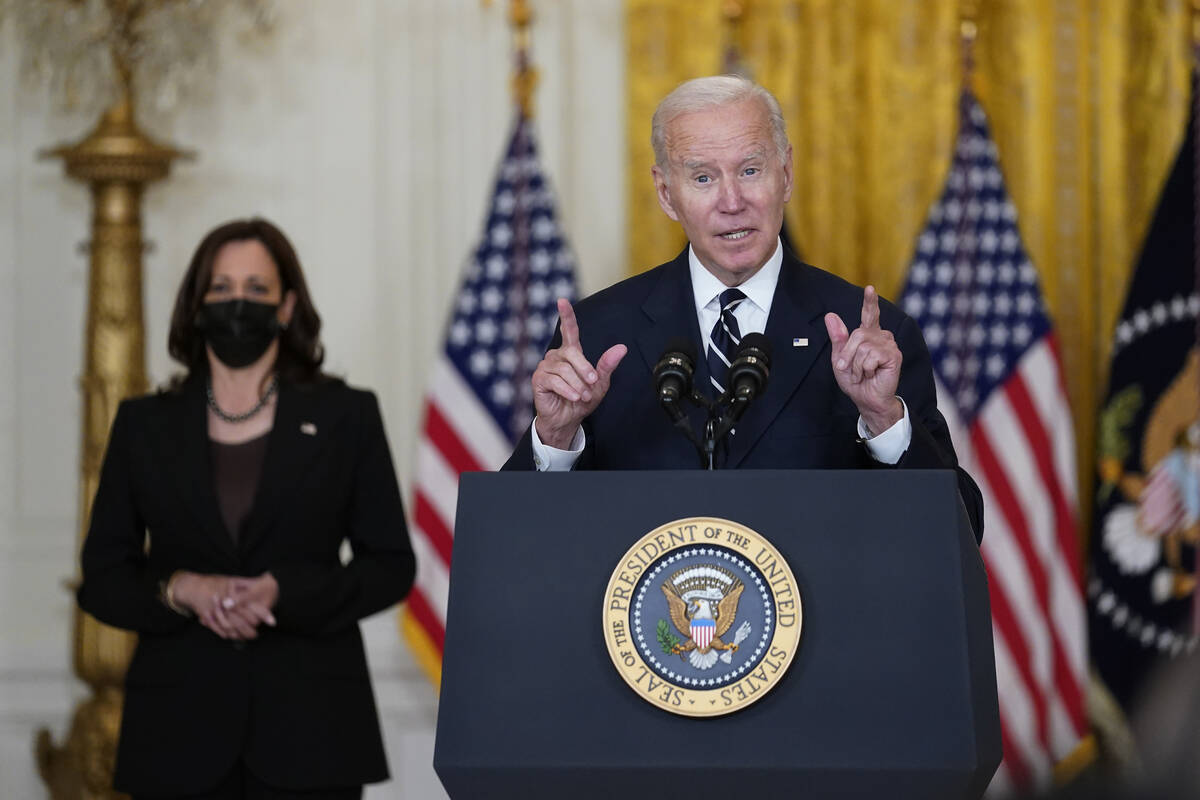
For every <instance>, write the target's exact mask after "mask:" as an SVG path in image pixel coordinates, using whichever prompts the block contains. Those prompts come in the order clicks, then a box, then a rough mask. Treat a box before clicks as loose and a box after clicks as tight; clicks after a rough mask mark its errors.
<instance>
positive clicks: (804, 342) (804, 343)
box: [792, 336, 808, 347]
mask: <svg viewBox="0 0 1200 800" xmlns="http://www.w3.org/2000/svg"><path fill="white" fill-rule="evenodd" d="M792 347H808V339H802V338H800V337H799V336H797V337H796V338H795V339H792Z"/></svg>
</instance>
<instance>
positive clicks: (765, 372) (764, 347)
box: [727, 333, 771, 419]
mask: <svg viewBox="0 0 1200 800" xmlns="http://www.w3.org/2000/svg"><path fill="white" fill-rule="evenodd" d="M770 374H771V340H770V339H768V338H767V337H766V336H764V335H763V334H761V333H747V334H746V335H745V336H743V337H742V341H741V344H739V345H738V349H737V355H735V356H734V357H733V361H732V362H731V363H730V364H729V377H728V378H727V381H728V383H729V395H730V397H731V399H732V400H733V404H734V409H733V415H734V418H735V419H736V418H738V417H740V416H741V415H742V413H743V412H744V411H745V410H746V406H748V405H749V404H750V403H751V402H752V401H753V400H754V398H755V397H757V396H758V395H759V394H761V393H762V392H763V391H764V390H765V389H766V388H767V378H768V377H770Z"/></svg>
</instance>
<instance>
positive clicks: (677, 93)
mask: <svg viewBox="0 0 1200 800" xmlns="http://www.w3.org/2000/svg"><path fill="white" fill-rule="evenodd" d="M750 99H757V100H760V101H762V103H763V105H764V106H765V107H766V109H767V116H768V117H769V118H770V122H771V138H772V139H774V140H775V149H776V150H777V151H778V152H779V160H780V161H784V160H786V159H787V151H788V138H787V127H786V125H785V124H784V121H783V109H781V108H780V107H779V101H778V100H776V99H775V95H773V94H771V93H770V92H768V91H767V90H766V89H764V88H763V87H761V86H759V85H758V84H757V83H755V82H754V81H752V80H750V79H748V78H743V77H741V76H740V75H711V76H709V77H707V78H693V79H692V80H690V81H684V82H683V83H681V84H679V85H678V86H677V87H675V89H674V90H673V91H672V92H671V93H670V94H669V95H667V96H666V97H664V98H663V99H662V102H660V103H659V104H658V108H656V109H655V110H654V117H653V119H652V120H651V122H650V145H651V146H652V147H653V148H654V163H656V164H658V166H659V167H662V168H664V169H665V168H666V166H667V126H668V125H670V124H671V122H672V121H673V120H674V119H675V118H676V117H679V116H681V115H683V114H690V113H692V112H694V111H705V110H707V109H710V108H717V107H720V106H728V105H733V104H734V103H740V102H742V101H743V100H750Z"/></svg>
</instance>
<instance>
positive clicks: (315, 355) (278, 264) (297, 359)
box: [167, 217, 325, 383]
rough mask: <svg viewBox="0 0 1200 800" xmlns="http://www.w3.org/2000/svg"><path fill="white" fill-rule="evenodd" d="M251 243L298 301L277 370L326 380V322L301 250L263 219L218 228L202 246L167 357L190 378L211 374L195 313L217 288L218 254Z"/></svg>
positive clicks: (186, 280)
mask: <svg viewBox="0 0 1200 800" xmlns="http://www.w3.org/2000/svg"><path fill="white" fill-rule="evenodd" d="M250 239H253V240H255V241H257V242H259V243H261V244H262V246H263V247H265V248H267V252H268V253H270V254H271V260H272V261H274V262H275V268H276V269H277V270H279V281H280V284H281V285H282V289H283V294H284V295H286V294H287V293H288V292H289V291H290V292H293V293H294V294H295V296H296V307H295V309H294V310H293V312H292V319H291V321H290V322H289V324H288V326H287V329H286V330H284V331H282V332H281V333H280V334H279V356H278V359H277V360H276V362H275V368H276V369H277V370H278V372H279V374H280V376H281V377H283V378H284V379H285V380H288V381H291V382H293V383H315V382H318V381H321V380H323V379H324V377H325V376H324V375H323V374H322V373H321V362H322V361H324V360H325V348H323V347H322V346H321V337H320V334H321V317H320V316H319V315H318V314H317V309H316V308H314V307H313V303H312V298H311V297H310V296H309V294H308V284H306V283H305V281H304V273H303V272H302V271H301V270H300V259H299V258H297V257H296V251H295V249H293V248H292V243H291V242H289V241H288V240H287V237H286V236H284V235H283V231H281V230H279V228H277V227H275V226H274V225H272V224H271V223H270V222H267V221H266V220H265V219H260V218H258V217H255V218H254V219H246V220H233V221H232V222H226V223H225V224H224V225H219V226H217V227H216V228H214V229H213V230H211V231H209V233H208V235H207V236H205V237H204V239H203V240H202V241H201V242H200V245H199V246H198V247H197V248H196V252H195V254H194V255H193V256H192V263H191V264H190V265H188V269H187V273H186V274H185V275H184V276H183V282H182V283H181V284H180V285H179V293H178V294H177V295H176V296H175V310H174V311H173V312H172V313H171V331H170V334H169V336H168V338H167V352H169V353H170V354H171V358H173V359H175V360H176V361H178V362H179V363H180V364H183V365H184V366H185V367H187V371H188V374H198V373H201V372H207V371H208V357H207V355H206V354H205V346H204V345H205V343H204V335H203V334H202V333H201V332H200V331H199V330H198V329H197V328H196V314H197V312H199V311H200V308H201V307H202V306H203V305H204V295H205V294H206V293H207V292H208V287H209V284H211V283H212V272H213V262H214V261H215V260H216V258H217V251H219V250H220V249H221V248H222V247H223V246H225V245H226V244H228V243H230V242H244V241H247V240H250Z"/></svg>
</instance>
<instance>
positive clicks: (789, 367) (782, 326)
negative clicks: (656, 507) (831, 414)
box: [693, 249, 829, 468]
mask: <svg viewBox="0 0 1200 800" xmlns="http://www.w3.org/2000/svg"><path fill="white" fill-rule="evenodd" d="M808 269H810V268H809V267H807V266H805V265H804V264H801V263H800V262H799V261H797V260H796V259H795V258H794V257H793V256H792V255H791V254H790V253H788V252H787V250H786V249H785V250H784V259H783V268H782V269H781V270H780V272H779V282H778V283H777V284H776V285H775V296H774V298H773V299H772V300H771V315H770V317H769V318H768V319H767V329H766V331H765V333H766V336H767V338H768V339H769V340H770V341H771V346H772V350H773V352H772V354H771V374H770V377H769V379H768V381H767V390H766V392H764V393H763V395H762V396H761V397H759V398H758V399H757V400H756V401H755V403H754V405H752V406H751V407H750V409H749V410H748V411H747V412H746V415H745V416H744V417H742V420H741V422H739V423H738V425H737V427H736V428H735V430H736V431H737V433H736V434H734V435H733V436H730V437H729V438H728V439H727V440H726V442H727V448H728V450H727V452H728V456H727V460H726V463H725V466H726V467H727V468H733V467H737V466H739V465H740V464H741V463H742V461H743V460H744V459H745V458H746V455H747V454H748V453H749V452H750V450H751V449H752V448H753V447H754V445H755V443H756V442H757V441H758V440H759V438H760V437H762V435H763V433H764V432H765V431H766V430H767V428H768V427H770V425H771V423H772V422H774V421H775V418H776V417H777V416H779V414H780V412H782V411H783V408H784V406H785V405H786V404H787V402H788V400H789V399H790V398H791V396H792V395H793V394H794V393H795V392H796V390H797V389H798V388H799V386H800V383H801V382H802V381H803V380H804V378H805V377H806V376H807V375H808V373H809V370H811V369H812V367H813V365H814V364H815V363H816V361H817V358H818V356H824V357H826V358H828V353H827V352H826V349H825V345H826V344H827V343H828V341H829V334H828V333H827V332H826V330H825V321H824V315H825V310H826V307H825V304H824V302H823V301H822V299H821V298H820V297H819V296H818V295H817V292H816V288H815V287H814V286H813V282H812V281H810V280H806V274H807V272H806V271H807V270H808ZM693 316H694V315H693ZM693 324H696V323H693ZM797 339H798V340H800V341H801V342H803V341H804V340H807V344H806V345H800V344H799V343H798V342H795V340H797Z"/></svg>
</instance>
